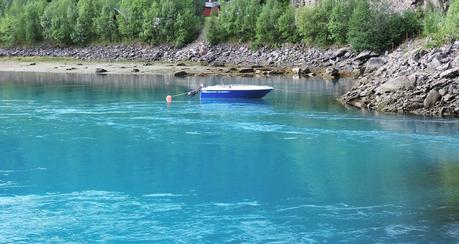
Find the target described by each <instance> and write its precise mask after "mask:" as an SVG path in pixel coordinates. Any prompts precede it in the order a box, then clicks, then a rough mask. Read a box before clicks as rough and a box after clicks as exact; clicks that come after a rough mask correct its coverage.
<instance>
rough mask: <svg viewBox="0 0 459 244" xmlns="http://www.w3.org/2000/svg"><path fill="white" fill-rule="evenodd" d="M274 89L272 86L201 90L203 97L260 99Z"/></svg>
mask: <svg viewBox="0 0 459 244" xmlns="http://www.w3.org/2000/svg"><path fill="white" fill-rule="evenodd" d="M270 91H272V88H267V89H257V90H205V89H203V90H202V91H201V99H209V98H210V99H217V98H223V99H260V98H262V97H264V96H266V94H268V93H269V92H270Z"/></svg>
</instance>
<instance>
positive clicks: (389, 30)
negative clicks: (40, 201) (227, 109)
mask: <svg viewBox="0 0 459 244" xmlns="http://www.w3.org/2000/svg"><path fill="white" fill-rule="evenodd" d="M203 7H204V1H203V0H3V1H0V45H9V46H18V45H28V46H30V45H36V44H42V43H45V44H48V45H58V46H71V45H86V44H91V43H131V42H144V43H148V44H152V45H159V44H167V45H174V46H183V45H185V44H187V43H190V42H193V41H194V40H196V39H197V38H198V37H199V34H200V32H201V31H202V30H205V32H206V35H205V36H206V37H207V40H208V41H209V42H211V43H212V44H217V43H222V42H249V43H252V46H253V47H258V46H261V45H270V46H277V45H280V44H283V43H305V44H307V45H312V46H321V47H324V46H330V45H351V46H352V47H353V49H354V50H355V51H362V50H375V51H384V50H388V49H392V48H394V47H396V46H397V45H399V44H400V43H401V42H403V41H404V40H405V39H407V38H410V37H417V36H426V37H429V38H430V39H431V40H432V43H433V44H441V43H445V42H448V41H451V40H455V39H457V38H458V37H459V34H458V33H459V0H452V1H451V2H450V7H449V10H448V11H447V12H446V13H444V12H443V11H440V10H438V9H436V8H434V7H429V6H427V7H426V8H423V9H422V10H417V11H414V10H407V11H405V12H394V11H391V10H390V8H389V7H388V5H387V4H385V3H384V1H369V0H322V1H320V2H319V3H318V4H316V5H313V6H306V7H294V6H292V5H291V4H290V1H288V0H231V1H221V11H220V13H219V14H218V15H217V14H214V15H213V16H212V17H210V18H208V19H207V21H204V17H202V10H203ZM204 26H205V28H204Z"/></svg>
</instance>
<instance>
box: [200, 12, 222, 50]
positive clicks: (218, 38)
mask: <svg viewBox="0 0 459 244" xmlns="http://www.w3.org/2000/svg"><path fill="white" fill-rule="evenodd" d="M205 31H206V37H207V41H209V42H210V44H212V45H214V44H217V43H220V42H222V41H224V40H225V34H224V32H223V30H222V28H221V27H220V25H219V23H218V17H217V14H215V13H214V14H212V16H211V17H210V18H208V19H207V21H206V27H205Z"/></svg>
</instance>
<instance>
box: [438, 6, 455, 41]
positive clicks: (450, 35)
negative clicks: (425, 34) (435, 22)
mask: <svg viewBox="0 0 459 244" xmlns="http://www.w3.org/2000/svg"><path fill="white" fill-rule="evenodd" d="M441 34H442V36H443V37H444V39H446V41H448V40H455V39H458V38H459V1H458V0H452V1H451V4H450V6H449V9H448V12H447V14H446V18H445V21H444V25H443V27H442V29H441Z"/></svg>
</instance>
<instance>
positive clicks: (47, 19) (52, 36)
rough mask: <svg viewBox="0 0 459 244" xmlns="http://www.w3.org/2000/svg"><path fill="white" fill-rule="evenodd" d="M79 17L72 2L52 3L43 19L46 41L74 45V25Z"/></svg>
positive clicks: (66, 0) (63, 0)
mask: <svg viewBox="0 0 459 244" xmlns="http://www.w3.org/2000/svg"><path fill="white" fill-rule="evenodd" d="M77 16H78V12H77V11H76V5H75V4H74V2H73V1H72V0H59V1H52V2H51V3H49V4H48V6H47V7H46V9H45V11H44V13H43V16H42V17H41V26H42V28H43V34H44V37H45V39H46V40H48V41H51V42H55V43H57V44H59V45H69V44H72V43H73V42H72V37H71V36H72V33H73V31H74V23H75V21H76V18H77Z"/></svg>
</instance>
